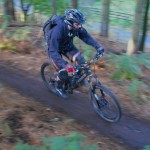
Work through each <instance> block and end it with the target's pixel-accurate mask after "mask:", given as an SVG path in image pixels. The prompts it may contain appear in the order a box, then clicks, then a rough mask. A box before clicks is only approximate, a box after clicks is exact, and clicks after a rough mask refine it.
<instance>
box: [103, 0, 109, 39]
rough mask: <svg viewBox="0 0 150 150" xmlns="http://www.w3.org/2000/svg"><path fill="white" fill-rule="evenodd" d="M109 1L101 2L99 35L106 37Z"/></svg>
mask: <svg viewBox="0 0 150 150" xmlns="http://www.w3.org/2000/svg"><path fill="white" fill-rule="evenodd" d="M109 6H110V0H102V23H101V35H102V36H105V37H108V27H109V8H110V7H109Z"/></svg>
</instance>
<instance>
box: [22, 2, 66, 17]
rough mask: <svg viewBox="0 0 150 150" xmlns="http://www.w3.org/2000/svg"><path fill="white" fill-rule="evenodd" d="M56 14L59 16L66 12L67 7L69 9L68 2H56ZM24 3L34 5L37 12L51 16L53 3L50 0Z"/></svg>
mask: <svg viewBox="0 0 150 150" xmlns="http://www.w3.org/2000/svg"><path fill="white" fill-rule="evenodd" d="M55 2H56V12H57V14H61V13H62V12H64V11H65V9H66V8H67V7H69V3H68V0H63V1H62V0H56V1H55ZM24 3H30V4H32V5H34V9H35V11H36V12H42V13H43V14H45V15H50V14H51V13H52V12H51V9H50V8H51V1H50V0H44V1H43V0H32V1H30V2H29V1H28V0H24Z"/></svg>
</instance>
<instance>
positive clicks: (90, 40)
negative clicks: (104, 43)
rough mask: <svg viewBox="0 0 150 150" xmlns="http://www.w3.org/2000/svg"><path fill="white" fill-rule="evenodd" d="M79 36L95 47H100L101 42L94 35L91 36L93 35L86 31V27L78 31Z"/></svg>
mask: <svg viewBox="0 0 150 150" xmlns="http://www.w3.org/2000/svg"><path fill="white" fill-rule="evenodd" d="M78 36H79V38H80V39H81V40H82V41H84V42H85V43H86V44H88V45H90V46H93V47H94V48H95V49H98V48H100V47H101V46H100V44H99V43H98V42H97V41H96V40H94V39H93V37H91V35H90V34H89V33H88V32H87V31H86V29H85V28H82V29H81V30H80V31H79V32H78Z"/></svg>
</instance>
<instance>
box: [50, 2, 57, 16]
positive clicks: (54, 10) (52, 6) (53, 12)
mask: <svg viewBox="0 0 150 150" xmlns="http://www.w3.org/2000/svg"><path fill="white" fill-rule="evenodd" d="M51 12H52V15H54V14H56V2H55V0H51Z"/></svg>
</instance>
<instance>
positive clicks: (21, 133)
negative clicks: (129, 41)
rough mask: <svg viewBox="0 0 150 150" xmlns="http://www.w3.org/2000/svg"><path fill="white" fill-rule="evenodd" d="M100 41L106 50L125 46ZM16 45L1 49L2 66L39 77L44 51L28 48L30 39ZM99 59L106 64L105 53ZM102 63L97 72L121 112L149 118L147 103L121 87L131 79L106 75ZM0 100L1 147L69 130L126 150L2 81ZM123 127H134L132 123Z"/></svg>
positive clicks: (44, 58) (103, 146) (149, 112)
mask: <svg viewBox="0 0 150 150" xmlns="http://www.w3.org/2000/svg"><path fill="white" fill-rule="evenodd" d="M100 41H101V42H102V43H103V45H104V47H105V45H106V48H107V50H106V51H108V50H110V49H115V50H116V52H117V53H118V52H119V51H120V50H121V49H124V46H123V47H122V45H121V44H120V45H116V44H115V43H113V42H103V41H105V39H100ZM32 43H33V41H32ZM112 43H113V44H112ZM17 44H18V43H16V45H17ZM19 45H21V47H20V50H19V51H20V52H19V53H18V52H15V51H12V50H8V51H0V61H1V62H0V63H1V65H2V66H3V67H4V66H5V67H8V68H9V67H10V68H11V69H16V68H17V70H16V72H19V71H20V72H21V71H22V70H24V71H25V76H32V77H33V78H36V79H37V80H40V67H41V64H42V63H43V62H44V61H46V60H48V58H47V56H46V53H45V52H44V51H43V49H41V48H38V47H36V46H33V47H31V46H30V45H31V42H27V43H25V42H24V43H21V44H19ZM116 52H115V53H116ZM118 57H119V56H118ZM102 61H103V62H104V63H107V61H106V60H105V56H104V58H103V60H102ZM104 63H103V64H102V65H100V67H98V70H97V74H98V75H99V76H100V79H101V80H102V83H103V84H104V85H105V86H106V87H109V89H111V90H112V91H113V92H114V93H115V94H116V96H117V98H118V99H119V102H120V104H121V107H122V110H123V114H127V115H129V116H134V117H135V118H138V119H140V120H141V121H142V120H150V103H142V104H141V105H137V104H136V103H135V102H134V101H133V100H132V98H131V96H130V95H129V94H128V93H127V92H126V91H125V90H124V89H125V88H126V87H127V86H128V85H129V82H130V81H125V82H121V81H114V80H112V79H110V78H108V74H111V70H107V68H105V67H103V66H104ZM145 74H146V75H147V74H148V72H146V71H145ZM10 76H11V75H10ZM147 82H149V81H147ZM45 90H46V89H45ZM83 92H84V91H83ZM0 101H1V105H0V107H1V110H0V116H1V120H0V121H1V124H2V126H1V130H0V139H2V140H0V141H2V142H1V144H0V149H1V148H2V149H4V148H5V149H6V150H7V149H8V150H9V149H12V146H13V145H14V143H15V142H16V139H17V138H18V137H19V138H20V139H22V140H23V141H24V142H28V143H31V144H35V145H38V144H39V141H40V138H41V137H43V136H55V135H67V134H68V133H69V132H70V131H77V132H81V131H82V133H83V134H85V135H86V136H87V137H88V140H89V142H92V143H97V144H98V145H99V147H100V148H101V149H114V150H115V149H116V150H117V149H120V150H121V149H129V148H128V147H126V146H125V144H122V143H120V144H119V142H114V141H112V140H111V138H108V137H106V136H101V135H100V134H98V133H97V131H96V130H93V129H92V128H89V127H87V126H85V125H82V124H79V123H77V122H76V120H74V119H73V118H70V117H68V116H67V115H65V114H64V113H62V112H59V111H58V109H57V111H56V110H55V109H54V108H47V107H46V106H43V105H42V104H41V103H39V102H35V101H32V98H27V97H24V96H23V95H22V94H19V93H18V91H16V89H13V88H10V87H7V86H6V85H4V84H1V95H0ZM18 114H19V115H18ZM41 118H42V119H41ZM131 118H132V117H131ZM66 122H67V123H66ZM68 122H69V123H68ZM5 123H7V124H9V125H10V131H9V129H7V125H6V126H5ZM143 123H144V122H143ZM3 124H4V125H3ZM126 127H127V128H130V129H131V130H136V129H135V128H134V126H132V127H131V126H126ZM7 130H8V131H7ZM137 132H138V131H137ZM139 132H140V131H139ZM149 144H150V143H149ZM124 146H125V147H124ZM131 149H132V148H131ZM133 149H136V148H133Z"/></svg>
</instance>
